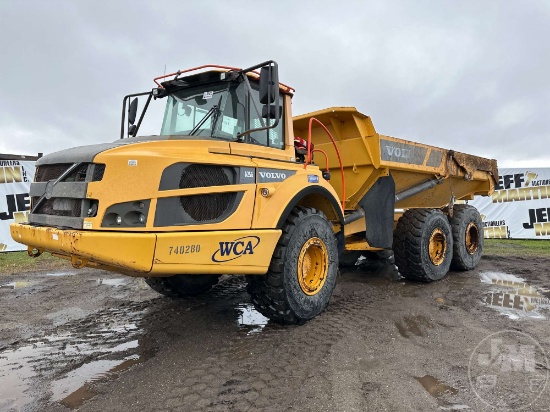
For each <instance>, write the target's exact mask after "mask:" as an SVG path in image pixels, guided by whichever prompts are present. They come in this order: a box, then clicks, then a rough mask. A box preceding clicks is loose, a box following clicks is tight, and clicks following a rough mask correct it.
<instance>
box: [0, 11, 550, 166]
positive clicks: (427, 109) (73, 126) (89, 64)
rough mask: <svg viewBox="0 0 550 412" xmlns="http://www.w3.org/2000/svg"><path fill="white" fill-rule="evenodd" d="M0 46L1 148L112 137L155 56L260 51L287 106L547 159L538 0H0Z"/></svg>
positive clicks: (168, 62) (237, 57)
mask: <svg viewBox="0 0 550 412" xmlns="http://www.w3.org/2000/svg"><path fill="white" fill-rule="evenodd" d="M0 53H1V54H0V62H1V63H0V80H1V81H0V152H1V153H15V154H36V153H38V152H43V153H50V152H53V151H57V150H60V149H64V148H68V147H72V146H78V145H83V144H93V143H99V142H109V141H113V140H115V139H117V138H118V134H119V127H120V111H121V101H122V97H123V96H124V95H125V94H129V93H132V92H140V91H146V90H149V89H151V88H152V87H153V86H154V83H153V81H152V79H153V77H156V76H158V75H161V74H163V73H164V70H165V67H166V70H167V72H173V71H177V70H178V69H184V68H189V67H193V66H198V65H201V64H207V63H214V64H221V65H229V66H237V67H246V66H251V65H253V64H256V63H260V62H262V61H264V60H268V59H274V60H276V61H277V62H278V63H279V71H280V73H279V74H280V80H281V81H282V82H284V83H287V84H289V85H291V86H293V87H295V88H296V95H295V97H294V103H293V111H294V114H295V115H297V114H302V113H306V112H309V111H314V110H319V109H323V108H326V107H330V106H355V107H356V108H357V109H358V110H359V111H361V112H363V113H365V114H368V115H370V116H371V117H372V119H373V122H374V125H375V127H376V129H377V131H378V132H379V133H382V134H387V135H391V136H396V137H400V138H404V139H409V140H414V141H418V142H423V143H427V144H431V145H436V146H439V147H444V148H448V149H455V150H458V151H463V152H467V153H472V154H477V155H481V156H484V157H491V158H496V159H497V160H498V161H499V165H500V166H531V167H535V166H539V167H544V166H546V167H550V153H549V149H548V147H549V142H550V126H549V124H550V1H548V0H541V1H534V0H533V1H530V0H521V1H520V0H516V1H507V0H494V1H489V0H483V1H482V0H475V1H464V0H462V1H457V0H453V1H443V0H430V1H421V0H416V1H388V0H384V1H380V0H378V1H357V2H352V1H340V2H335V1H296V0H294V1H281V0H278V1H270V2H264V1H261V0H256V1H223V2H222V1H206V0H201V1H195V2H192V1H189V0H188V1H185V0H179V1H155V2H153V1H150V2H144V1H118V0H116V1H115V0H111V1H102V0H96V1H69V0H66V1H45V0H44V1H9V0H0ZM163 102H164V101H163ZM150 120H155V121H156V123H157V124H158V128H159V129H160V122H161V119H160V118H158V119H150Z"/></svg>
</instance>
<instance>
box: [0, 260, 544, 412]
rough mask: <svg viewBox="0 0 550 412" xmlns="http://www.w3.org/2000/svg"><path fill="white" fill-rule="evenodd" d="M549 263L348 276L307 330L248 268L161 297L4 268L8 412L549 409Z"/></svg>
mask: <svg viewBox="0 0 550 412" xmlns="http://www.w3.org/2000/svg"><path fill="white" fill-rule="evenodd" d="M549 263H550V257H549V258H542V257H532V258H522V257H498V256H487V257H484V258H483V259H482V261H481V263H480V265H479V266H478V268H477V269H476V270H474V271H471V272H460V273H458V272H457V273H453V272H451V273H449V275H448V276H447V277H446V278H444V279H443V280H442V281H439V282H435V283H431V284H420V283H413V282H408V281H405V280H403V279H401V278H400V277H399V275H398V273H397V272H396V269H395V266H393V264H391V262H389V261H375V262H368V263H366V264H363V265H360V266H358V267H357V268H351V269H349V270H346V271H343V272H342V274H341V276H340V279H339V283H338V285H337V288H336V291H335V294H334V296H333V298H332V301H331V304H330V306H329V307H328V309H327V310H326V311H325V312H324V313H323V314H321V315H320V316H319V317H317V318H316V319H314V320H312V321H310V322H308V323H307V324H305V325H303V326H293V327H283V326H279V325H277V324H273V323H271V322H268V321H267V319H265V318H264V317H263V316H261V315H260V314H259V313H257V312H256V311H255V310H254V309H253V307H252V306H251V304H250V300H249V298H248V296H247V294H246V291H245V282H244V278H243V277H225V278H224V279H222V281H221V282H220V283H219V284H218V285H216V286H215V287H214V288H213V290H212V291H210V292H208V293H206V294H204V295H201V296H199V297H194V298H189V299H185V300H180V301H173V300H170V299H167V298H163V297H160V296H159V295H157V294H156V293H155V292H153V291H152V290H150V289H149V288H148V286H147V285H146V284H145V283H144V282H143V281H142V280H141V279H134V278H129V277H122V276H121V275H117V274H112V273H108V272H103V271H97V270H88V269H83V270H75V269H72V268H68V269H63V270H58V271H53V272H52V271H39V272H34V273H14V274H10V275H8V276H4V277H2V278H0V285H1V287H0V313H1V315H0V329H1V334H0V410H7V411H10V410H31V411H32V410H36V411H67V410H81V411H98V410H112V411H122V410H124V411H201V410H206V411H245V410H250V411H262V410H266V411H284V410H296V411H365V410H372V411H383V410H387V411H408V410H411V411H412V410H414V411H430V410H464V409H465V410H468V409H469V410H475V411H478V410H487V411H489V410H518V409H520V408H527V410H531V411H546V410H548V406H547V405H548V404H549V401H550V395H549V389H548V388H546V386H545V385H546V380H547V378H548V362H547V359H546V354H547V353H548V354H550V326H549V323H548V320H547V317H548V316H550V310H549V309H548V308H549V307H550V300H549V299H548V296H550V295H549V294H548V293H547V290H548V289H549V288H550V281H549V277H548V271H549V267H550V265H549Z"/></svg>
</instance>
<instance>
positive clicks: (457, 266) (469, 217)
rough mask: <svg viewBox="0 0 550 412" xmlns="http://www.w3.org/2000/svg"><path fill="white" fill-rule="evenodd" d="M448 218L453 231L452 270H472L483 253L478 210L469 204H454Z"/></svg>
mask: <svg viewBox="0 0 550 412" xmlns="http://www.w3.org/2000/svg"><path fill="white" fill-rule="evenodd" d="M453 212H454V213H453V217H452V218H449V221H450V222H451V227H452V231H453V260H452V262H451V268H452V269H454V270H472V269H474V268H475V267H476V266H477V264H478V263H479V261H480V259H481V255H482V253H483V223H482V221H481V216H480V214H479V212H478V210H477V209H476V208H475V207H473V206H470V205H455V206H454V211H453Z"/></svg>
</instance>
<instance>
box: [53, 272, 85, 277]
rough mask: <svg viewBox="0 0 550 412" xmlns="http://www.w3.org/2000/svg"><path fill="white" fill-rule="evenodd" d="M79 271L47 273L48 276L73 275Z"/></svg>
mask: <svg viewBox="0 0 550 412" xmlns="http://www.w3.org/2000/svg"><path fill="white" fill-rule="evenodd" d="M76 274H77V272H52V273H46V276H55V277H57V276H73V275H76Z"/></svg>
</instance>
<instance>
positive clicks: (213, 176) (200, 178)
mask: <svg viewBox="0 0 550 412" xmlns="http://www.w3.org/2000/svg"><path fill="white" fill-rule="evenodd" d="M229 184H231V182H230V181H229V177H228V176H227V174H226V173H225V172H224V170H223V168H222V167H220V166H213V165H202V164H193V165H190V166H188V167H186V168H185V169H183V172H182V173H181V179H180V189H189V188H192V187H208V186H225V185H229Z"/></svg>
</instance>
